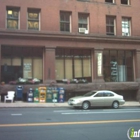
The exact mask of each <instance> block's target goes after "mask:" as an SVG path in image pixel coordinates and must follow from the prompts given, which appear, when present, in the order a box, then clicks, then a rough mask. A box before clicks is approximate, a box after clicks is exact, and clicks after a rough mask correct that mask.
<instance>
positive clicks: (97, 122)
mask: <svg viewBox="0 0 140 140" xmlns="http://www.w3.org/2000/svg"><path fill="white" fill-rule="evenodd" d="M129 122H140V119H134V120H104V121H85V122H53V123H25V124H0V127H23V126H58V125H81V124H104V123H129Z"/></svg>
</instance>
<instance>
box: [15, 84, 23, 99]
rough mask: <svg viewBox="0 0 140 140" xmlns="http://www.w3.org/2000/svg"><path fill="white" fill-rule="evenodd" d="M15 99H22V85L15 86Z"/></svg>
mask: <svg viewBox="0 0 140 140" xmlns="http://www.w3.org/2000/svg"><path fill="white" fill-rule="evenodd" d="M16 99H17V100H19V99H20V100H23V86H17V87H16Z"/></svg>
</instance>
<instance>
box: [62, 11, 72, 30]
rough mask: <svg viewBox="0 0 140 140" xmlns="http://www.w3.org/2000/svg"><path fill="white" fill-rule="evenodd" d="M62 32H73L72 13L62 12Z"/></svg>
mask: <svg viewBox="0 0 140 140" xmlns="http://www.w3.org/2000/svg"><path fill="white" fill-rule="evenodd" d="M60 31H64V32H71V12H60Z"/></svg>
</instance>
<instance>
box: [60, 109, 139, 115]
mask: <svg viewBox="0 0 140 140" xmlns="http://www.w3.org/2000/svg"><path fill="white" fill-rule="evenodd" d="M108 113H112V114H116V113H122V114H124V113H140V110H139V111H115V112H113V111H106V112H105V111H104V112H66V113H61V114H62V115H79V114H108Z"/></svg>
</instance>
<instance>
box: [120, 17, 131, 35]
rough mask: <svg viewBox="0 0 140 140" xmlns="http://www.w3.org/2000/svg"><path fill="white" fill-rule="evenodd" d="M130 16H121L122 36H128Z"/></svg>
mask: <svg viewBox="0 0 140 140" xmlns="http://www.w3.org/2000/svg"><path fill="white" fill-rule="evenodd" d="M130 25H131V24H130V18H122V36H130Z"/></svg>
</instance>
